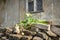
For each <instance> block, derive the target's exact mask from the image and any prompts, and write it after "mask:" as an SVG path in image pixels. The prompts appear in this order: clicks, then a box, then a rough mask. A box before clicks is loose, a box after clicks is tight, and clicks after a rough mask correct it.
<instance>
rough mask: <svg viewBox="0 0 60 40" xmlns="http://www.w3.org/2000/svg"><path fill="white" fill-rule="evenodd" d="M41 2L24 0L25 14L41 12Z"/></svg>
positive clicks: (40, 0) (39, 0) (38, 0)
mask: <svg viewBox="0 0 60 40" xmlns="http://www.w3.org/2000/svg"><path fill="white" fill-rule="evenodd" d="M42 11H43V6H42V0H26V12H42Z"/></svg>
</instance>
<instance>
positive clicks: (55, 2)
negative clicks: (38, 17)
mask: <svg viewBox="0 0 60 40" xmlns="http://www.w3.org/2000/svg"><path fill="white" fill-rule="evenodd" d="M43 3H44V4H43V8H44V13H42V19H46V20H52V21H53V24H60V16H59V15H60V0H44V1H43Z"/></svg>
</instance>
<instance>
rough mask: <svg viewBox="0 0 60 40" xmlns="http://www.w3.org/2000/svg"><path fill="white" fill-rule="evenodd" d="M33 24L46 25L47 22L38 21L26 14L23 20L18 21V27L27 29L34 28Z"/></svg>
mask: <svg viewBox="0 0 60 40" xmlns="http://www.w3.org/2000/svg"><path fill="white" fill-rule="evenodd" d="M35 24H48V21H45V20H38V19H35V18H33V17H32V15H31V14H30V13H27V14H26V17H25V20H23V21H20V23H19V25H20V26H22V27H24V28H25V29H28V28H29V27H34V26H35Z"/></svg>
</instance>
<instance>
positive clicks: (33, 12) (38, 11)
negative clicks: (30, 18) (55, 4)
mask: <svg viewBox="0 0 60 40" xmlns="http://www.w3.org/2000/svg"><path fill="white" fill-rule="evenodd" d="M29 12H30V13H41V12H44V11H43V10H41V11H29Z"/></svg>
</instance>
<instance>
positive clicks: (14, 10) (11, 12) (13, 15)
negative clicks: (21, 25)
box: [0, 0, 20, 27]
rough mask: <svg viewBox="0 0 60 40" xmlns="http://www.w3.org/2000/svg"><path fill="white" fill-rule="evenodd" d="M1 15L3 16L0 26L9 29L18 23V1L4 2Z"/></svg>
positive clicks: (8, 0) (7, 0) (9, 0)
mask: <svg viewBox="0 0 60 40" xmlns="http://www.w3.org/2000/svg"><path fill="white" fill-rule="evenodd" d="M2 13H3V15H4V16H3V19H2V17H1V19H2V20H4V21H3V22H2V23H1V26H3V27H10V26H13V25H15V24H16V23H18V22H19V20H20V12H19V0H6V4H5V6H4V10H2V12H1V13H0V15H1V14H2Z"/></svg>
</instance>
